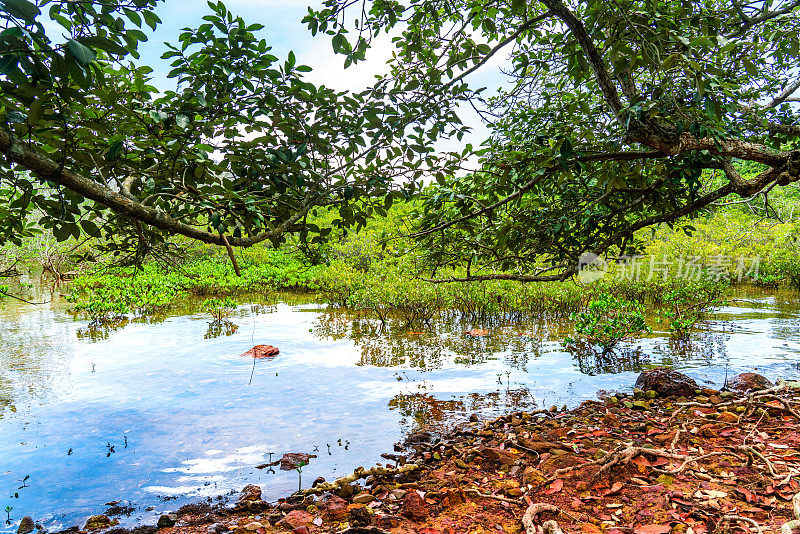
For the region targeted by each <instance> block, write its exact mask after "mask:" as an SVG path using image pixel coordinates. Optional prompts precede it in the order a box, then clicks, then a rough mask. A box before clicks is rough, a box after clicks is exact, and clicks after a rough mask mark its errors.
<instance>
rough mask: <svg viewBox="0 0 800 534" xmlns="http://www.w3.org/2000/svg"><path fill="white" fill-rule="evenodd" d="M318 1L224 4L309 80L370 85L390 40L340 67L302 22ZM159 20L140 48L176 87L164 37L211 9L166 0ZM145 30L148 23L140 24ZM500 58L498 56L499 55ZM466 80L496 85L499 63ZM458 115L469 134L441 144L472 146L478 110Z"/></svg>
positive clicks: (160, 76)
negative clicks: (292, 58)
mask: <svg viewBox="0 0 800 534" xmlns="http://www.w3.org/2000/svg"><path fill="white" fill-rule="evenodd" d="M321 4H322V2H321V1H320V0H228V1H226V2H225V5H226V6H227V7H228V9H229V10H230V11H232V12H233V13H234V15H239V16H242V17H243V18H244V19H245V21H246V22H248V23H254V22H259V23H261V24H263V25H264V26H265V28H264V30H262V32H261V37H263V38H265V39H266V40H267V42H268V44H270V45H271V46H272V47H273V53H274V55H276V56H278V57H279V58H285V57H286V54H288V52H289V51H290V50H292V51H294V53H295V55H296V56H297V60H298V62H299V63H302V64H306V65H309V66H311V67H312V68H313V69H314V70H313V72H310V73H308V75H307V77H308V79H309V81H311V82H313V83H315V84H323V83H324V84H325V85H327V86H329V87H333V88H336V89H340V90H361V89H364V88H366V87H368V86H369V84H370V83H371V82H372V81H373V80H374V77H375V75H376V74H379V73H381V72H384V71H385V70H386V67H385V63H386V60H387V59H388V58H389V57H390V55H391V44H390V43H389V42H388V40H386V41H384V42H380V43H378V44H377V46H375V47H374V48H373V49H372V50H370V51H369V52H368V54H367V61H366V62H362V63H359V64H358V65H355V66H351V67H350V68H348V69H346V70H345V69H344V68H343V62H344V57H343V56H336V55H334V54H333V49H332V47H331V43H330V38H329V37H328V36H324V35H317V36H316V37H312V36H311V33H310V32H309V31H308V30H307V28H306V26H305V25H304V24H302V23H301V20H302V18H303V17H304V16H305V14H306V13H307V12H308V6H309V5H312V6H320V5H321ZM157 13H158V15H159V16H160V17H161V20H162V21H163V24H162V25H161V26H159V27H158V28H157V30H156V31H155V32H153V33H152V34H151V35H150V39H149V41H148V42H147V43H144V44H143V45H141V47H140V51H141V53H142V59H141V62H142V63H143V64H147V65H150V66H152V67H153V68H155V70H156V72H155V80H154V82H155V85H156V86H158V87H159V88H160V89H170V88H174V83H172V82H171V81H168V80H167V79H166V73H167V72H168V71H169V66H168V63H167V62H166V61H163V60H161V59H160V56H161V54H162V53H163V52H164V50H165V48H164V45H163V43H164V42H165V41H168V42H172V43H177V41H178V39H177V38H178V34H179V33H180V30H181V28H184V27H187V26H189V27H197V26H198V25H200V24H202V23H203V20H202V17H203V16H204V15H206V14H208V13H209V8H208V6H207V4H206V2H205V1H204V0H166V2H164V3H162V4H161V5H160V7H159V9H158V11H157ZM144 29H145V30H149V28H146V27H145V28H144ZM500 59H501V60H502V58H500ZM471 76H472V77H470V78H469V81H470V84H471V85H473V86H474V87H487V88H489V89H494V88H496V87H497V86H498V84H499V83H500V80H501V75H500V63H499V61H498V62H495V63H494V64H492V63H489V64H487V65H486V66H485V67H484V68H483V69H481V70H480V71H478V72H476V73H474V74H473V75H471ZM459 114H460V116H461V119H462V120H463V121H464V122H465V123H467V124H469V125H470V126H472V127H473V130H474V131H473V133H472V135H471V136H470V137H469V139H467V138H465V140H464V141H462V142H460V143H456V142H455V141H453V142H448V143H446V144H444V145H442V146H441V147H440V148H442V149H447V150H455V149H459V148H460V146H462V144H463V143H467V142H471V143H473V144H475V145H478V144H480V142H481V141H482V140H483V139H485V138H486V137H487V135H488V130H487V129H486V128H485V126H483V125H482V124H481V122H480V119H479V118H478V116H477V114H476V113H475V112H474V111H473V110H472V109H471V108H469V107H468V106H465V107H464V108H463V109H461V110H460V112H459Z"/></svg>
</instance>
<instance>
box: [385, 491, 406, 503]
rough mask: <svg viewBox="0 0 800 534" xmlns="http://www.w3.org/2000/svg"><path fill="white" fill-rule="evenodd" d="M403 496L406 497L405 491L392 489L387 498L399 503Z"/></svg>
mask: <svg viewBox="0 0 800 534" xmlns="http://www.w3.org/2000/svg"><path fill="white" fill-rule="evenodd" d="M405 496H406V490H404V489H393V490H392V491H391V492H390V493H389V498H390V499H393V500H395V501H399V500H401V499H402V498H403V497H405Z"/></svg>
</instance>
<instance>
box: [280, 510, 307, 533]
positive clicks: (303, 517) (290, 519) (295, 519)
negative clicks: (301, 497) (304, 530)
mask: <svg viewBox="0 0 800 534" xmlns="http://www.w3.org/2000/svg"><path fill="white" fill-rule="evenodd" d="M313 522H314V516H312V515H311V514H309V513H308V512H304V511H303V510H293V511H291V512H289V513H288V514H287V515H286V517H284V518H283V519H281V520H280V521H278V526H279V527H289V528H291V529H295V528H297V527H303V526H308V525H310V524H312V523H313Z"/></svg>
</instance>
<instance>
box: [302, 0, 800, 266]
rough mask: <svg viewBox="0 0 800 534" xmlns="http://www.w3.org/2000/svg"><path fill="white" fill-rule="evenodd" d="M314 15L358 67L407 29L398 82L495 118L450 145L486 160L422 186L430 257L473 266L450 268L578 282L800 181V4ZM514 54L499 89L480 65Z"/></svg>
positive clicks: (313, 25) (331, 8)
mask: <svg viewBox="0 0 800 534" xmlns="http://www.w3.org/2000/svg"><path fill="white" fill-rule="evenodd" d="M350 11H355V12H353V13H350ZM351 15H352V16H351ZM353 18H355V19H356V23H355V27H351V26H350V25H349V21H351V20H352V19H353ZM305 22H306V24H307V25H308V26H309V28H310V29H311V30H312V32H326V33H328V34H329V35H332V36H333V38H332V39H333V46H334V50H336V51H339V52H341V53H343V54H345V55H346V57H347V59H348V60H349V61H354V62H355V61H359V60H361V59H363V57H364V56H365V54H366V51H367V49H368V48H369V46H370V44H371V43H372V40H373V39H377V38H379V37H378V36H379V35H381V34H384V33H389V34H390V35H392V34H393V32H398V33H400V34H402V38H395V39H394V40H393V42H394V43H395V46H396V51H395V56H394V59H393V61H392V63H391V73H390V74H388V75H387V76H385V77H384V79H383V81H385V82H386V83H387V84H388V85H390V86H392V87H395V88H396V89H397V90H398V91H404V92H405V93H406V94H407V95H408V98H410V99H411V100H422V99H425V100H429V101H435V102H437V103H439V104H440V105H441V106H444V107H452V106H454V105H457V103H458V102H462V103H467V102H469V104H472V105H473V106H474V107H476V108H477V109H478V110H479V111H480V112H482V113H483V116H484V117H485V118H487V119H488V120H489V121H491V123H490V128H491V131H492V135H491V138H490V139H489V140H488V141H487V142H486V143H485V144H484V145H483V147H482V148H481V149H479V150H475V149H473V147H470V146H467V147H464V150H463V151H462V152H461V153H459V154H452V155H450V156H451V157H453V158H456V159H458V158H467V157H469V156H474V155H478V156H480V158H481V159H480V164H479V165H478V166H477V167H474V168H473V169H472V170H473V172H468V173H466V174H464V173H461V174H459V175H454V176H448V177H446V178H443V179H440V180H438V183H437V184H435V185H433V186H431V187H429V188H428V189H427V190H426V191H425V192H424V195H423V199H422V200H423V203H422V207H421V209H420V210H419V213H418V217H417V221H418V223H419V227H418V230H419V231H418V233H417V234H416V235H417V237H419V238H420V239H422V241H423V244H424V246H425V248H426V250H427V252H428V256H427V258H428V263H429V266H430V268H431V270H432V271H437V270H439V271H441V270H442V269H443V268H445V267H459V268H461V270H462V271H465V272H461V273H458V272H447V273H444V279H451V278H452V279H459V280H463V279H467V280H481V279H486V278H509V277H513V278H516V279H519V280H526V281H530V280H565V279H568V278H569V277H570V276H571V275H572V274H573V273H574V272H575V268H576V266H577V264H578V259H579V257H580V255H581V254H582V253H584V252H587V251H589V252H593V253H595V254H598V255H601V254H607V253H608V254H613V253H617V254H622V255H624V254H628V253H630V252H634V251H637V250H640V249H639V243H638V242H637V240H636V235H635V234H636V232H637V231H638V230H641V229H642V228H646V227H648V226H651V225H654V224H659V223H669V224H677V225H681V226H683V225H684V224H686V223H685V221H682V218H684V217H686V216H692V215H694V214H697V213H698V212H699V211H700V210H702V209H703V208H705V207H707V206H710V205H712V204H713V203H715V202H717V201H719V200H720V199H723V198H726V197H729V196H731V195H739V196H741V197H745V198H749V197H751V196H754V195H756V194H758V193H759V192H761V191H766V190H768V189H769V190H772V189H774V188H775V187H778V186H786V185H788V184H791V183H793V182H796V181H797V180H798V179H800V151H798V150H797V141H798V136H799V135H800V126H798V113H797V107H795V106H794V105H793V104H790V103H789V102H790V101H794V100H796V98H794V97H793V93H794V91H796V90H797V89H798V88H800V83H796V72H795V66H796V64H797V59H798V56H799V55H800V46H799V45H798V44H797V41H796V39H794V37H793V35H794V32H796V31H797V29H798V26H800V5H798V4H797V3H796V2H790V1H774V2H763V3H758V4H742V3H740V2H735V1H733V2H729V1H726V0H715V1H711V2H704V3H699V2H651V1H645V0H641V1H639V0H631V1H626V2H622V3H608V2H602V1H599V0H590V1H586V2H576V1H569V2H564V1H562V0H543V1H541V2H522V1H513V2H503V1H489V2H485V1H483V0H481V1H478V0H455V1H449V0H448V1H444V0H420V1H413V2H412V1H404V0H392V1H388V2H387V1H385V0H371V1H367V2H365V3H364V5H359V6H357V7H356V6H354V5H353V3H352V2H349V1H348V0H327V1H326V2H325V4H324V6H323V7H322V8H320V9H317V10H313V9H312V10H311V11H310V13H309V15H308V17H306V19H305ZM501 55H507V56H510V65H508V67H509V68H508V69H507V70H508V72H509V73H510V76H509V78H510V80H509V81H510V83H509V84H508V85H507V86H506V88H505V89H504V90H501V91H500V92H499V94H498V95H497V96H496V97H492V98H488V99H483V98H481V95H480V92H479V90H477V89H476V88H474V87H471V86H470V85H469V84H468V76H469V75H470V74H471V73H473V72H475V71H477V70H480V69H482V68H488V65H491V64H492V61H491V60H492V59H497V58H498V57H500V56H501ZM756 65H759V66H761V65H767V67H765V68H757V67H756ZM754 103H757V104H754ZM754 164H755V166H759V165H760V166H761V168H760V170H761V171H763V172H758V173H752V172H749V171H750V169H749V167H748V166H753V165H754ZM742 166H744V167H748V168H747V169H742ZM739 169H742V171H743V172H744V174H743V173H742V172H740V170H739Z"/></svg>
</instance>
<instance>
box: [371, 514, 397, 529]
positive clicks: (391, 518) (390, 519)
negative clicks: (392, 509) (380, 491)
mask: <svg viewBox="0 0 800 534" xmlns="http://www.w3.org/2000/svg"><path fill="white" fill-rule="evenodd" d="M401 521H402V520H401V519H400V518H399V517H397V516H396V515H383V514H376V515H375V518H374V519H373V523H375V526H376V527H378V528H382V529H391V528H397V527H399V526H400V523H401Z"/></svg>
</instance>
